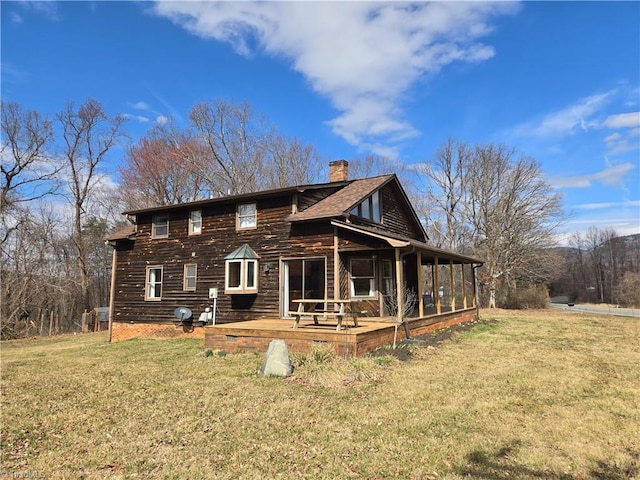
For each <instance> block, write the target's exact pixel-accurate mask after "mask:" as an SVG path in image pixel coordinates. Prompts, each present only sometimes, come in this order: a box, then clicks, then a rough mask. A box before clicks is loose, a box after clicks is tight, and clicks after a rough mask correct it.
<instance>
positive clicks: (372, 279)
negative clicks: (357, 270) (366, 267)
mask: <svg viewBox="0 0 640 480" xmlns="http://www.w3.org/2000/svg"><path fill="white" fill-rule="evenodd" d="M354 261H368V262H371V269H372V274H371V275H366V276H365V275H359V276H354V275H353V262H354ZM361 279H369V292H368V293H367V294H366V295H358V294H357V293H356V287H355V283H354V280H361ZM349 293H350V294H351V298H376V293H377V291H376V261H375V260H374V259H373V258H366V257H365V258H358V257H356V258H351V259H350V260H349Z"/></svg>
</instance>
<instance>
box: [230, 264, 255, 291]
mask: <svg viewBox="0 0 640 480" xmlns="http://www.w3.org/2000/svg"><path fill="white" fill-rule="evenodd" d="M224 263H225V265H224V293H226V294H234V293H258V260H256V259H253V258H238V259H233V260H226V261H225V262H224ZM232 264H240V274H239V275H240V278H239V280H240V282H239V285H230V284H229V281H230V279H231V275H230V268H231V265H232ZM250 269H253V274H252V275H249V273H250V272H249V270H250Z"/></svg>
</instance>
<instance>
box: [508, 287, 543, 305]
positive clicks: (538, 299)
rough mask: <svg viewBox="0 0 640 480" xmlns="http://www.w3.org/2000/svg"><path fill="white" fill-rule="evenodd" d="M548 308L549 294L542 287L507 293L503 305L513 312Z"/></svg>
mask: <svg viewBox="0 0 640 480" xmlns="http://www.w3.org/2000/svg"><path fill="white" fill-rule="evenodd" d="M548 306H549V292H548V291H547V288H546V287H545V286H544V285H537V286H531V287H526V288H522V289H519V290H512V291H509V292H508V293H507V297H506V299H505V301H504V305H503V307H504V308H509V309H514V310H527V309H532V308H547V307H548Z"/></svg>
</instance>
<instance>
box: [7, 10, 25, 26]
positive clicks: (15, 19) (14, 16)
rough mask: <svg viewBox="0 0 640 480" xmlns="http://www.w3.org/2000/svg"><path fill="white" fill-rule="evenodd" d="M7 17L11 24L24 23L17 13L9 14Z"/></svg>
mask: <svg viewBox="0 0 640 480" xmlns="http://www.w3.org/2000/svg"><path fill="white" fill-rule="evenodd" d="M9 17H10V18H11V23H15V24H16V25H19V24H21V23H22V22H23V21H24V20H23V19H22V17H21V16H20V14H19V13H17V12H10V13H9Z"/></svg>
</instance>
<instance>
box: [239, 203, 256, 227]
mask: <svg viewBox="0 0 640 480" xmlns="http://www.w3.org/2000/svg"><path fill="white" fill-rule="evenodd" d="M257 217H258V211H257V209H256V204H255V203H244V204H241V205H238V209H237V212H236V228H237V229H238V230H244V229H248V228H256V226H257V225H258V221H257Z"/></svg>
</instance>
